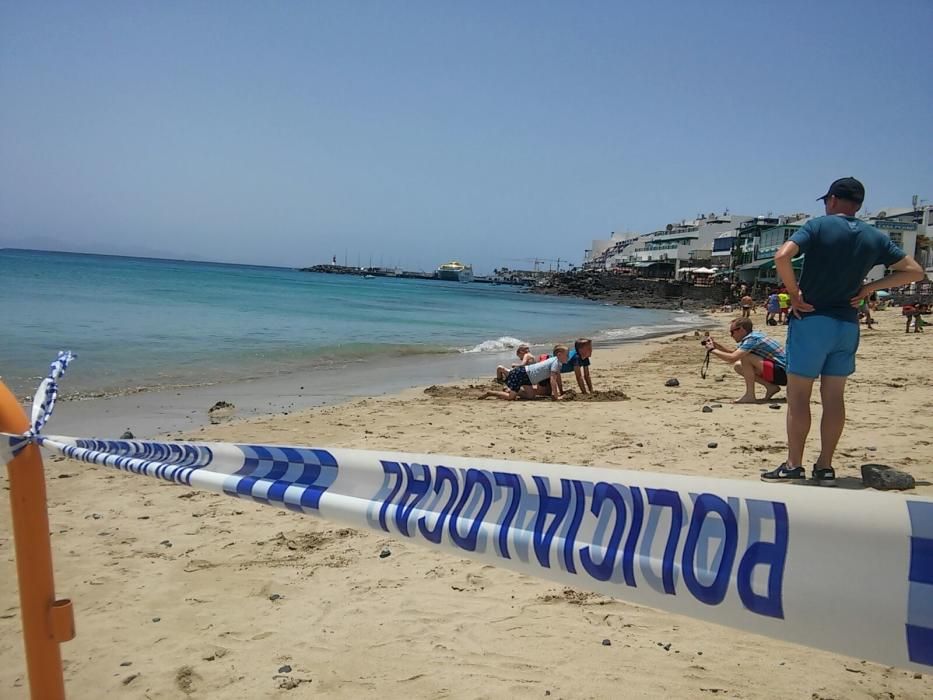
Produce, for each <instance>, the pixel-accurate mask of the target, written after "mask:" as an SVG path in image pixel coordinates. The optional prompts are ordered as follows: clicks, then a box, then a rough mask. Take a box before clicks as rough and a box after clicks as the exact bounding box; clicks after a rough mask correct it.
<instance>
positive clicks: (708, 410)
mask: <svg viewBox="0 0 933 700" xmlns="http://www.w3.org/2000/svg"><path fill="white" fill-rule="evenodd" d="M712 412H713V409H712V408H710V407H709V406H704V407H703V413H712Z"/></svg>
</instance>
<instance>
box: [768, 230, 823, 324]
mask: <svg viewBox="0 0 933 700" xmlns="http://www.w3.org/2000/svg"><path fill="white" fill-rule="evenodd" d="M799 252H800V246H798V245H797V244H796V243H794V242H793V241H787V242H786V243H785V244H784V245H782V246H781V248H780V250H778V252H777V253H775V255H774V267H775V269H776V270H777V273H778V277H779V278H780V280H781V283H782V284H783V285H784V287H785V288H786V289H787V293H788V295H790V308H791V311H793V313H794V316H796V317H797V318H800V314H801V313H809V312H811V311H813V305H812V304H808V303H807V302H805V301H804V300H803V293H802V292H801V291H800V287H798V286H797V275H795V274H794V265H793V263H792V262H791V261H792V260H793V259H794V258H795V257H796V256H797V253H799Z"/></svg>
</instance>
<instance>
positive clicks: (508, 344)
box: [460, 335, 525, 353]
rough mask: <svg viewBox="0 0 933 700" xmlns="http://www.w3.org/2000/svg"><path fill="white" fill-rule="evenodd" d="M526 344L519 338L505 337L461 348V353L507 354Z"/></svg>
mask: <svg viewBox="0 0 933 700" xmlns="http://www.w3.org/2000/svg"><path fill="white" fill-rule="evenodd" d="M524 344H525V343H524V341H522V340H519V339H518V338H512V337H511V336H507V335H504V336H502V337H501V338H496V339H495V340H484V341H483V342H482V343H480V344H479V345H476V346H474V347H472V348H461V350H460V352H464V353H466V352H505V351H507V350H514V349H515V348H517V347H518V346H519V345H524Z"/></svg>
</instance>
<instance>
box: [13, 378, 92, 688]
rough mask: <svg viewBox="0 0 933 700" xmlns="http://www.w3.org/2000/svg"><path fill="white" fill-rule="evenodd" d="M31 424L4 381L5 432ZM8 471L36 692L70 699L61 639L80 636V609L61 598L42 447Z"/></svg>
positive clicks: (24, 455)
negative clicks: (76, 615) (57, 594)
mask: <svg viewBox="0 0 933 700" xmlns="http://www.w3.org/2000/svg"><path fill="white" fill-rule="evenodd" d="M28 429H29V419H28V418H27V417H26V414H25V413H24V412H23V409H22V407H21V406H20V405H19V402H18V401H17V400H16V397H15V396H13V393H12V392H11V391H10V390H9V389H8V388H7V387H6V385H5V384H4V383H3V382H2V381H0V432H5V433H14V434H22V433H24V432H26V431H27V430H28ZM7 473H8V475H9V479H10V505H11V512H12V516H13V541H14V544H15V546H16V574H17V577H18V579H19V602H20V610H21V613H22V617H23V643H24V644H25V646H26V669H27V672H28V675H29V691H30V696H31V697H32V698H33V700H64V697H65V681H64V678H63V676H62V656H61V650H60V649H59V644H60V643H61V642H67V641H68V640H69V639H73V638H74V636H75V623H74V611H73V609H72V607H71V601H70V600H55V581H54V578H53V575H52V542H51V540H50V539H49V514H48V510H47V505H46V500H45V472H44V470H43V468H42V454H41V452H40V451H39V448H38V446H36V445H27V446H26V447H25V448H24V449H23V450H22V451H21V452H20V453H19V454H18V455H17V456H16V458H15V459H14V460H13V461H12V462H10V463H9V464H8V465H7Z"/></svg>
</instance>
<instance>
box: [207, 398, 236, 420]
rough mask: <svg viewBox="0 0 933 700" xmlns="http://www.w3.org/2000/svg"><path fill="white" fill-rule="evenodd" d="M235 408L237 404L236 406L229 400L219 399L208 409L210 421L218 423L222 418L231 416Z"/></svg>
mask: <svg viewBox="0 0 933 700" xmlns="http://www.w3.org/2000/svg"><path fill="white" fill-rule="evenodd" d="M235 410H236V406H234V405H233V404H232V403H230V402H229V401H218V402H217V403H215V404H214V405H213V406H211V407H210V408H209V409H207V416H208V418H209V420H210V422H211V423H212V424H215V425H216V424H217V423H220V422H221V420H223V419H225V418H230V417H231V416H232V415H233V412H234V411H235Z"/></svg>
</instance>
